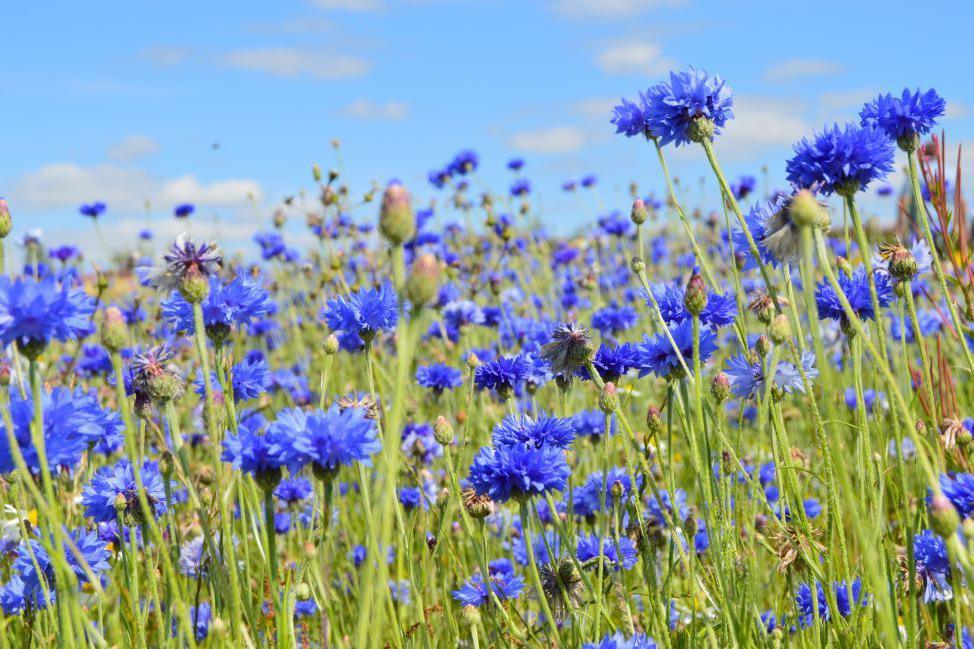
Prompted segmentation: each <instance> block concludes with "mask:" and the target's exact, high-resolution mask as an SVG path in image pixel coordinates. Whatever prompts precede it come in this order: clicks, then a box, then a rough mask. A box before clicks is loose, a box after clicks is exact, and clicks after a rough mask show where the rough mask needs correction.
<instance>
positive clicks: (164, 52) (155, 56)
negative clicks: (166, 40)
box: [142, 45, 192, 68]
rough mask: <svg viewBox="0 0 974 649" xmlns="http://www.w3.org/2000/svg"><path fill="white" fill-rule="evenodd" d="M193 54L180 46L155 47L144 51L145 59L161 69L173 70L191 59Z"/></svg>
mask: <svg viewBox="0 0 974 649" xmlns="http://www.w3.org/2000/svg"><path fill="white" fill-rule="evenodd" d="M191 53H192V52H191V51H190V49H189V48H188V47H179V46H178V45H153V46H151V47H147V48H145V49H144V50H142V56H143V58H146V59H148V60H149V61H151V62H152V63H154V64H155V65H158V66H159V67H161V68H171V67H173V66H174V65H179V64H180V63H182V62H183V61H185V60H186V59H188V58H189V56H190V54H191Z"/></svg>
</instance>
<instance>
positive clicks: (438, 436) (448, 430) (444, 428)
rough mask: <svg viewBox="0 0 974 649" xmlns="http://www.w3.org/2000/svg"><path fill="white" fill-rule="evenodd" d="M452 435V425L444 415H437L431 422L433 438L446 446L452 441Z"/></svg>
mask: <svg viewBox="0 0 974 649" xmlns="http://www.w3.org/2000/svg"><path fill="white" fill-rule="evenodd" d="M454 437H455V435H454V433H453V426H452V425H451V424H450V422H448V421H447V420H446V417H444V416H443V415H440V416H439V417H437V418H436V421H434V422H433V439H435V440H436V441H437V442H439V443H440V444H443V445H444V446H446V445H447V444H452V443H453V438H454Z"/></svg>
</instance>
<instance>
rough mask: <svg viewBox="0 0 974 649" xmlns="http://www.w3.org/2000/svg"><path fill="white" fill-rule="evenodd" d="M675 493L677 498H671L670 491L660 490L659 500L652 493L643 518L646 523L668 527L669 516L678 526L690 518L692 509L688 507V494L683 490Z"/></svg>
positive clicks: (647, 501)
mask: <svg viewBox="0 0 974 649" xmlns="http://www.w3.org/2000/svg"><path fill="white" fill-rule="evenodd" d="M673 493H675V494H676V497H670V493H669V491H667V490H666V489H660V491H659V499H657V498H656V494H655V493H651V494H650V495H649V497H648V499H647V500H646V512H645V514H644V515H643V517H644V518H645V519H646V522H647V523H649V524H650V525H652V526H654V527H667V522H666V518H667V516H669V517H671V518H672V519H673V523H674V524H675V525H677V526H679V525H681V524H682V523H683V521H685V520H686V519H687V517H688V516H690V507H689V506H688V505H687V493H686V492H685V491H683V489H677V490H676V491H674V492H673Z"/></svg>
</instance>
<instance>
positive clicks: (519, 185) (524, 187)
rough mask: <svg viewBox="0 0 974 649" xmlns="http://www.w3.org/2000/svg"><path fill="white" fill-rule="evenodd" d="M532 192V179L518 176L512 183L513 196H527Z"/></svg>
mask: <svg viewBox="0 0 974 649" xmlns="http://www.w3.org/2000/svg"><path fill="white" fill-rule="evenodd" d="M530 193H531V181H529V180H528V179H527V178H517V179H515V180H514V182H512V183H511V196H527V195H528V194H530Z"/></svg>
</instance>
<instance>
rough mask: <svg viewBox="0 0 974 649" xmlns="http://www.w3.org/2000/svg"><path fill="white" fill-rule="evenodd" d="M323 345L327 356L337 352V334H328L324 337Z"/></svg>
mask: <svg viewBox="0 0 974 649" xmlns="http://www.w3.org/2000/svg"><path fill="white" fill-rule="evenodd" d="M322 347H324V350H325V353H326V354H328V355H329V356H334V355H335V354H337V353H338V336H336V335H335V334H328V336H327V337H326V338H325V342H324V344H323V345H322Z"/></svg>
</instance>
